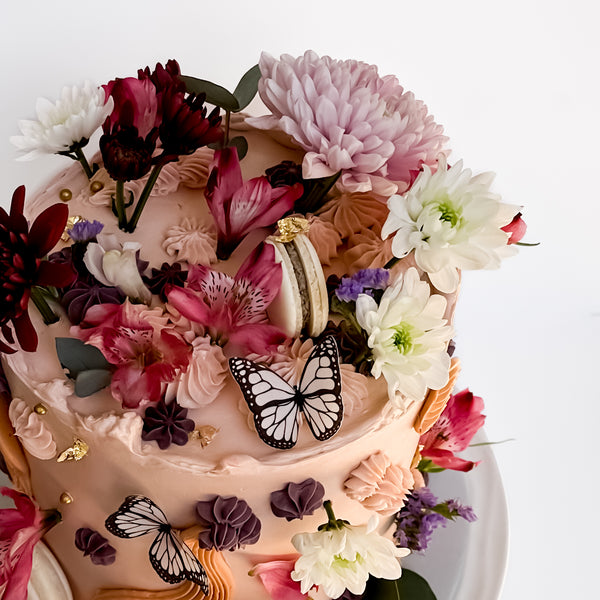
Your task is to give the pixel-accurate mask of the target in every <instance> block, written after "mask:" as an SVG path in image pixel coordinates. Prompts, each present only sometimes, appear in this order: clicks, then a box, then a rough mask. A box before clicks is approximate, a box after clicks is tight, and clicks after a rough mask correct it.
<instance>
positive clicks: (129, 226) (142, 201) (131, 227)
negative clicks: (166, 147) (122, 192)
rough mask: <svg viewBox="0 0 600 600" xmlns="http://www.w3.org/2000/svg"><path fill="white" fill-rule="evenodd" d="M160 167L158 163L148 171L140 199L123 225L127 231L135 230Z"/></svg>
mask: <svg viewBox="0 0 600 600" xmlns="http://www.w3.org/2000/svg"><path fill="white" fill-rule="evenodd" d="M161 169H162V165H160V164H158V165H154V169H152V173H150V177H148V181H146V185H145V186H144V189H143V191H142V195H141V196H140V199H139V200H138V202H137V204H136V205H135V210H134V211H133V215H132V216H131V219H130V220H129V222H128V223H127V225H126V227H125V231H128V232H129V233H133V232H134V231H135V228H136V227H137V224H138V221H139V220H140V217H141V216H142V211H143V210H144V207H145V206H146V202H148V198H149V197H150V192H151V191H152V188H153V187H154V184H155V183H156V180H157V179H158V176H159V174H160V170H161Z"/></svg>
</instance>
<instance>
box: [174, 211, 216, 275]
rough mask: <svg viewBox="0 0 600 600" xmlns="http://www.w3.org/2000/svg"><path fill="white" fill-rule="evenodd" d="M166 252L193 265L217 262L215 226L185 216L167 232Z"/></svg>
mask: <svg viewBox="0 0 600 600" xmlns="http://www.w3.org/2000/svg"><path fill="white" fill-rule="evenodd" d="M163 248H164V249H165V252H166V253H167V254H168V255H169V256H172V257H174V258H176V259H177V260H184V261H187V262H188V263H189V264H191V265H206V266H208V265H210V264H212V263H215V262H217V254H216V250H217V233H216V231H215V229H214V227H212V226H209V225H205V224H203V223H200V222H198V221H197V220H196V219H192V218H189V217H185V218H183V219H182V220H181V222H180V223H179V224H178V225H173V226H171V227H169V228H168V229H167V231H166V232H165V239H164V241H163Z"/></svg>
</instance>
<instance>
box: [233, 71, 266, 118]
mask: <svg viewBox="0 0 600 600" xmlns="http://www.w3.org/2000/svg"><path fill="white" fill-rule="evenodd" d="M259 81H260V68H259V67H258V65H254V66H253V67H252V68H251V69H248V71H246V72H245V73H244V76H243V77H242V78H241V79H240V82H239V83H238V84H237V87H236V88H235V90H233V95H234V96H235V97H236V99H237V101H238V106H239V108H238V109H237V111H240V110H243V109H244V108H246V106H248V104H250V102H252V99H253V98H254V96H256V92H257V91H258V82H259ZM237 111H234V112H237Z"/></svg>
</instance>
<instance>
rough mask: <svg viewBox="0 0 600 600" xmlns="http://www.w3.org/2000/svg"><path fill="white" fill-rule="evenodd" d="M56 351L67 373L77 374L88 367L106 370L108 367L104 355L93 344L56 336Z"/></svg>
mask: <svg viewBox="0 0 600 600" xmlns="http://www.w3.org/2000/svg"><path fill="white" fill-rule="evenodd" d="M55 342H56V353H57V354H58V360H60V364H61V365H62V366H63V368H65V369H68V370H69V375H70V376H71V377H73V379H76V378H77V376H78V375H79V374H80V373H82V372H84V371H89V370H90V369H94V370H95V369H103V370H106V369H107V368H109V367H110V364H109V362H108V361H107V360H106V358H104V355H103V354H102V352H100V350H98V348H96V347H95V346H90V345H89V344H84V343H83V342H82V341H81V340H78V339H75V338H56V340H55Z"/></svg>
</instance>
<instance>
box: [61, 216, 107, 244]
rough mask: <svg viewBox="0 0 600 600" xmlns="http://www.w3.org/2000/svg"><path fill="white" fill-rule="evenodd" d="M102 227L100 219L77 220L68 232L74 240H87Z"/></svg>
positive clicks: (94, 235)
mask: <svg viewBox="0 0 600 600" xmlns="http://www.w3.org/2000/svg"><path fill="white" fill-rule="evenodd" d="M103 229H104V225H103V224H102V223H100V221H96V220H94V221H87V220H85V219H84V220H83V221H79V222H78V223H75V224H74V225H73V227H71V229H69V231H68V234H69V236H70V238H71V239H72V240H73V241H74V242H89V241H90V240H93V239H95V238H96V236H97V235H98V234H99V233H100V232H101V231H102V230H103Z"/></svg>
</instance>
